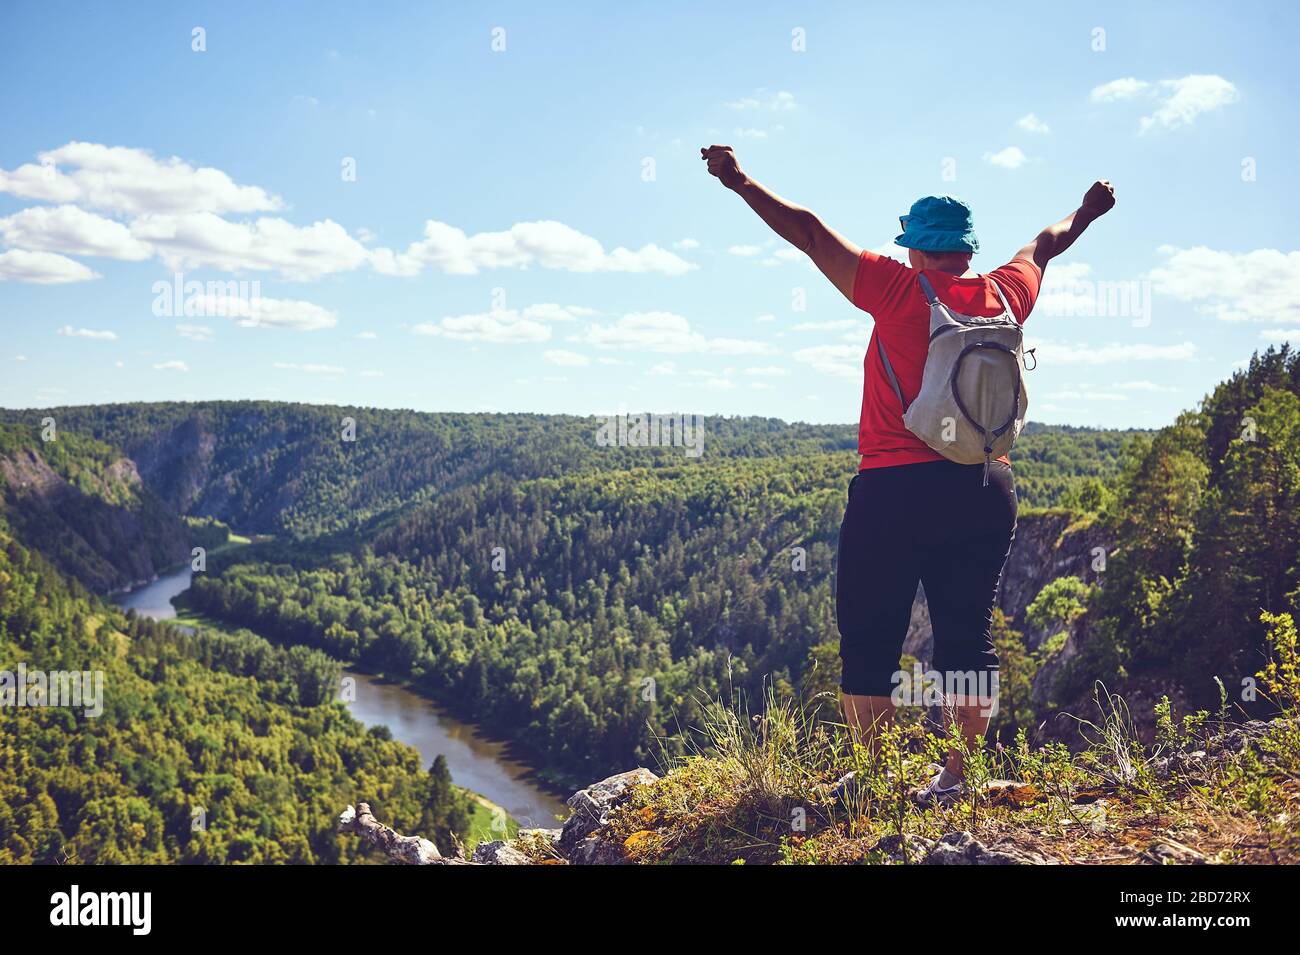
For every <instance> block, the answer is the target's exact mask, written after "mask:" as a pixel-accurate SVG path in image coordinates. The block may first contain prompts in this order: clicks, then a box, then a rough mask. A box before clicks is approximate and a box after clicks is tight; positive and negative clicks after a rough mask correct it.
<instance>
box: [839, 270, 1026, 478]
mask: <svg viewBox="0 0 1300 955" xmlns="http://www.w3.org/2000/svg"><path fill="white" fill-rule="evenodd" d="M926 271H927V272H928V273H929V274H928V275H927V276H926V278H928V279H929V280H930V284H931V285H933V286H934V292H935V294H936V295H938V296H939V301H941V302H943V304H945V305H947V306H948V307H949V308H951V309H952V310H953V311H954V312H959V313H960V314H962V315H972V316H979V317H987V316H991V315H997V314H999V313H1000V312H1001V311H1002V303H1001V302H1000V301H998V293H997V292H996V291H995V290H994V288H993V285H992V283H991V282H990V281H989V280H990V279H991V278H992V279H996V280H997V283H998V285H999V286H1001V288H1002V294H1003V295H1005V296H1006V297H1007V304H1008V305H1010V306H1011V312H1012V314H1013V315H1015V317H1016V321H1018V322H1020V323H1021V324H1022V325H1023V324H1024V322H1025V319H1026V318H1028V317H1029V313H1030V311H1032V310H1033V307H1034V300H1035V299H1037V298H1038V287H1039V285H1040V283H1041V282H1042V279H1043V273H1042V272H1041V271H1040V270H1039V268H1038V266H1037V265H1035V264H1034V263H1033V262H1031V261H1030V260H1028V259H1019V258H1017V259H1012V260H1011V261H1010V262H1008V263H1007V264H1006V265H1004V266H1002V267H1001V268H999V269H995V270H994V271H992V272H991V273H989V274H988V275H977V276H974V277H972V278H964V279H962V278H957V277H956V276H954V275H949V274H948V273H947V272H936V271H933V270H930V269H927V270H926ZM853 304H854V305H856V306H857V307H858V308H860V309H862V310H863V311H867V312H870V313H871V314H872V316H873V317H874V318H875V320H876V327H875V328H874V329H873V330H872V332H871V341H870V343H869V344H868V345H867V355H866V358H865V360H864V361H863V374H864V375H865V380H864V382H863V387H862V417H861V419H860V421H859V424H858V453H859V454H861V455H862V463H861V465H860V467H862V468H884V467H891V466H893V465H895V464H916V463H918V462H920V461H942V460H944V457H943V455H941V454H939V452H937V451H934V450H932V449H931V448H930V447H929V446H927V445H926V443H925V442H924V441H922V440H921V439H920V438H918V437H917V436H916V435H914V434H913V433H912V432H911V431H908V430H907V427H906V426H905V425H904V424H903V409H902V408H900V407H899V405H898V396H897V395H895V394H894V389H893V388H892V387H891V386H890V384H889V376H888V375H886V374H885V366H884V363H883V362H882V361H881V360H880V352H879V351H878V350H877V348H876V336H877V335H879V336H881V339H882V340H883V341H884V343H885V351H886V352H888V353H889V362H890V364H891V365H893V366H894V374H895V375H897V376H898V386H899V388H901V389H902V391H903V397H904V398H905V399H907V400H908V401H911V400H912V399H914V398H915V397H916V395H917V393H918V392H919V391H920V390H921V372H922V370H923V369H924V368H925V355H926V351H927V350H928V348H929V344H930V341H929V340H930V306H929V305H928V304H926V301H925V293H924V292H922V291H921V283H920V282H919V281H917V273H916V271H915V270H914V269H910V268H908V267H907V266H906V265H903V264H902V263H901V262H897V261H895V260H894V259H890V258H886V257H885V256H883V255H877V254H876V253H874V252H869V251H865V252H863V253H862V258H861V260H860V261H859V262H858V274H857V276H856V278H855V279H854V281H853ZM998 460H1000V461H1006V458H999V459H998Z"/></svg>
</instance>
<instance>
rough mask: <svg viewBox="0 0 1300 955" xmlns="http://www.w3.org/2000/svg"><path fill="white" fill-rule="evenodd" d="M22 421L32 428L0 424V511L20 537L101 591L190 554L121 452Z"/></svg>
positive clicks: (177, 523) (173, 517)
mask: <svg viewBox="0 0 1300 955" xmlns="http://www.w3.org/2000/svg"><path fill="white" fill-rule="evenodd" d="M26 417H28V418H31V419H32V420H33V421H34V422H36V423H33V424H27V423H22V422H14V423H4V422H3V421H0V513H2V514H4V515H6V516H7V517H8V519H9V521H10V523H11V524H12V526H13V528H14V530H15V532H16V533H17V534H18V535H19V537H20V538H22V539H24V540H28V541H31V542H32V543H33V544H34V545H35V546H37V547H39V548H40V550H41V552H42V553H43V554H45V556H46V557H47V558H49V560H50V561H52V562H53V563H54V564H55V566H57V567H58V568H60V569H61V570H64V571H66V572H67V573H70V574H72V575H73V576H74V577H76V578H77V579H78V580H81V581H82V582H83V583H85V584H86V585H87V586H89V587H91V588H93V589H95V590H101V591H103V590H108V589H111V588H120V587H124V586H127V585H130V584H132V583H135V582H137V581H140V580H148V579H149V578H151V577H153V576H154V575H155V574H156V573H158V571H160V570H162V569H164V568H167V567H170V566H173V565H175V564H177V563H179V562H180V561H181V560H184V559H185V558H186V557H187V556H188V553H189V547H188V544H187V534H186V530H185V528H184V526H183V524H182V522H181V520H180V518H179V517H178V516H177V514H176V513H175V512H174V511H172V510H171V509H170V508H168V507H167V505H166V504H164V503H163V502H162V501H160V500H159V499H158V497H157V495H155V494H154V493H153V491H152V490H151V489H150V488H149V487H148V486H147V485H146V484H145V483H144V482H143V481H141V479H140V476H139V474H138V473H137V471H136V468H135V464H134V463H133V462H132V461H131V460H130V459H129V458H127V457H125V455H123V453H122V452H121V451H120V450H118V449H116V448H113V447H110V446H109V445H106V444H104V443H103V442H101V441H97V440H95V439H94V438H90V437H87V436H85V435H82V434H78V433H76V432H72V433H60V432H59V430H58V427H57V422H56V423H54V424H53V425H50V426H48V427H47V426H45V425H41V424H40V423H39V420H40V418H44V417H47V416H46V415H39V416H38V415H35V414H33V415H28V416H26Z"/></svg>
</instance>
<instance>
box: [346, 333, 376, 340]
mask: <svg viewBox="0 0 1300 955" xmlns="http://www.w3.org/2000/svg"><path fill="white" fill-rule="evenodd" d="M352 337H353V338H360V339H361V340H362V341H373V340H374V339H376V338H378V337H379V336H378V335H376V334H375V333H374V332H357V333H356V334H355V335H353V336H352Z"/></svg>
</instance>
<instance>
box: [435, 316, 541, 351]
mask: <svg viewBox="0 0 1300 955" xmlns="http://www.w3.org/2000/svg"><path fill="white" fill-rule="evenodd" d="M411 331H412V332H414V333H415V334H417V335H431V336H441V337H444V338H450V339H453V340H455V341H462V342H488V343H490V344H495V345H521V344H525V343H528V342H544V341H549V340H550V337H551V327H550V326H549V325H546V324H544V323H543V322H540V321H537V320H535V319H530V318H525V317H524V316H523V315H521V314H520V313H519V312H517V311H515V310H514V309H504V308H503V309H496V310H494V311H491V312H482V313H478V314H473V315H451V316H447V317H446V318H441V319H439V320H438V321H436V322H421V323H420V324H418V325H415V326H413V327H412V328H411Z"/></svg>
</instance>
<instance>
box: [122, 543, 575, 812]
mask: <svg viewBox="0 0 1300 955" xmlns="http://www.w3.org/2000/svg"><path fill="white" fill-rule="evenodd" d="M189 586H190V569H189V567H185V568H182V569H181V570H178V571H175V572H173V573H169V574H166V575H164V576H162V577H159V578H158V579H157V580H155V581H153V582H152V583H149V584H143V585H141V586H139V587H137V588H135V589H134V590H131V591H128V592H127V593H123V594H118V595H117V596H115V597H114V598H113V599H114V600H115V601H116V602H117V604H118V606H120V607H122V608H123V609H128V610H129V609H134V610H135V612H136V613H138V614H141V615H142V616H146V617H152V618H153V619H155V620H170V619H172V618H174V617H175V616H176V608H175V607H173V606H172V602H171V601H172V598H173V597H176V596H178V595H179V594H182V593H184V592H185V591H186V590H188V589H189ZM343 675H344V676H345V677H352V678H353V679H355V680H356V684H355V686H356V699H355V700H353V701H351V702H349V703H348V704H347V706H348V709H349V710H350V711H351V713H352V715H353V716H354V717H356V718H357V719H358V720H360V721H361V722H362V723H364V724H365V725H366V726H378V725H384V726H387V727H388V728H389V730H391V731H392V734H393V738H394V739H398V740H401V741H402V742H403V743H407V744H409V745H411V746H414V747H415V749H416V750H417V751H418V752H419V754H420V759H421V761H422V762H423V763H424V765H425V766H428V765H430V764H431V763H432V762H433V760H434V758H435V757H436V756H437V755H438V754H439V753H441V754H442V755H443V756H445V757H446V758H447V765H448V767H449V768H450V769H451V775H452V778H453V779H454V780H455V781H456V783H457V785H460V786H464V787H466V788H467V789H471V790H473V791H474V792H476V793H480V794H481V795H483V796H484V797H486V798H487V799H488V800H490V801H491V802H493V803H496V804H497V805H498V806H501V807H502V808H503V809H505V811H506V812H508V813H509V814H510V815H511V816H513V817H514V818H515V819H516V820H517V821H518V822H519V824H520V825H521V826H525V827H527V826H542V827H546V828H550V827H554V826H556V825H558V822H557V821H556V817H557V816H558V817H559V818H561V819H563V818H564V817H566V816H567V815H568V812H569V811H568V809H566V808H565V806H564V802H563V801H562V800H561V799H560V798H559V797H558V796H556V795H555V794H554V793H552V792H551V791H550V790H547V789H544V788H542V787H541V786H540V785H538V784H537V783H536V782H535V781H534V779H533V778H532V777H533V772H532V770H531V769H530V768H529V767H528V766H525V765H524V764H522V763H520V762H517V761H515V760H513V759H510V758H509V757H508V756H507V755H506V745H505V744H504V743H500V742H496V741H494V740H489V739H485V738H483V736H482V735H480V734H479V733H478V731H477V730H476V729H475V727H474V726H473V725H472V724H469V723H463V722H461V721H460V720H458V719H456V718H455V717H453V716H451V715H450V714H449V713H447V712H446V711H445V710H442V709H440V708H439V707H437V706H436V705H434V704H433V703H431V702H430V701H429V700H427V699H425V698H424V697H422V696H419V695H418V694H415V693H412V692H411V691H410V690H407V689H404V688H403V687H400V686H397V685H395V684H392V683H385V682H384V681H383V680H380V679H378V678H376V677H373V676H369V675H367V674H365V673H358V672H356V671H355V670H344V671H343Z"/></svg>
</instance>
